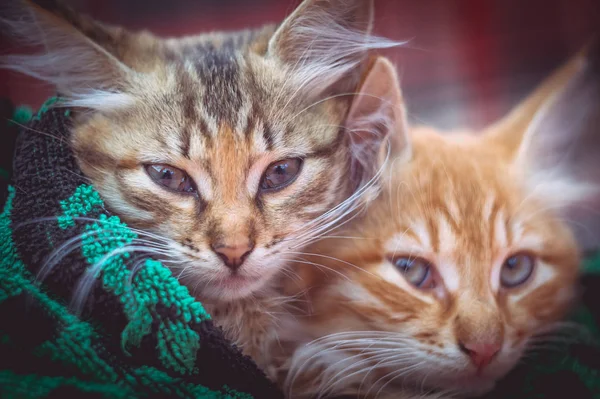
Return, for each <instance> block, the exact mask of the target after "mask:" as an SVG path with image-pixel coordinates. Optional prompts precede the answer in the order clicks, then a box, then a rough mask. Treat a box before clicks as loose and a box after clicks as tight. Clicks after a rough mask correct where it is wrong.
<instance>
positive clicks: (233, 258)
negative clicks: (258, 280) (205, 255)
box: [212, 242, 254, 272]
mask: <svg viewBox="0 0 600 399" xmlns="http://www.w3.org/2000/svg"><path fill="white" fill-rule="evenodd" d="M212 249H213V251H215V253H216V254H217V255H219V257H220V258H221V259H222V260H223V263H225V266H227V267H228V268H230V269H231V271H234V272H235V271H236V270H238V269H239V268H240V266H242V264H243V263H244V261H245V260H246V258H247V257H248V255H250V253H251V252H252V250H253V249H254V245H252V244H251V243H250V242H248V243H246V244H236V245H225V244H217V245H212Z"/></svg>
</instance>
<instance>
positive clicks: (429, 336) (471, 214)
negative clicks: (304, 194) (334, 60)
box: [281, 55, 600, 399]
mask: <svg viewBox="0 0 600 399" xmlns="http://www.w3.org/2000/svg"><path fill="white" fill-rule="evenodd" d="M598 61H599V58H598V57H596V58H595V59H592V58H586V57H584V56H583V55H579V56H577V57H576V58H574V59H573V60H572V61H571V62H570V63H568V64H567V65H566V66H564V67H563V68H562V69H560V70H559V71H558V72H557V73H556V74H555V75H553V76H552V77H551V78H550V79H548V80H547V81H546V82H544V83H543V84H542V85H541V86H540V87H539V88H538V89H537V90H536V91H535V92H534V93H533V94H532V95H531V96H530V97H529V98H527V99H526V100H525V101H524V102H522V103H521V104H520V105H519V106H518V107H516V109H515V110H513V111H512V112H511V113H510V114H509V115H508V116H507V117H506V118H504V119H502V120H500V121H499V122H498V123H496V124H494V125H492V126H490V127H489V128H487V129H485V130H484V131H483V132H480V133H478V134H475V133H474V132H453V133H443V132H439V131H437V130H436V129H434V128H431V127H426V126H418V127H410V128H407V127H406V124H405V120H404V110H403V104H402V96H401V93H400V91H399V88H398V82H397V80H396V77H395V71H394V69H393V67H392V66H391V65H390V64H389V63H387V62H384V63H381V65H382V66H385V67H384V68H379V69H378V70H377V71H376V72H377V73H378V76H377V77H376V78H374V79H376V80H378V81H379V85H380V86H382V87H391V88H393V89H389V90H388V92H387V94H386V93H385V92H383V91H382V90H380V91H379V93H380V94H384V95H383V101H387V102H389V103H392V104H394V106H395V107H394V109H395V111H396V112H395V113H394V114H393V117H394V121H393V123H394V124H395V128H396V135H395V136H394V137H392V138H391V142H392V146H391V148H392V151H393V157H395V159H394V158H392V160H391V161H390V162H389V163H388V165H387V166H386V171H385V176H384V182H385V184H384V189H383V192H382V193H381V195H380V196H379V197H378V198H377V199H375V200H374V201H373V202H372V203H371V204H370V206H369V207H368V209H367V210H366V212H364V213H363V214H362V215H361V216H360V217H359V218H357V219H356V220H354V221H353V222H352V224H351V225H349V226H347V227H345V228H344V229H342V230H341V231H338V232H336V235H338V236H340V238H332V239H327V240H324V241H322V242H320V243H319V244H316V245H315V246H313V247H311V248H309V251H310V252H312V253H313V254H314V256H313V257H311V258H309V259H310V261H311V262H313V263H315V264H321V265H323V266H324V267H323V268H318V267H314V266H313V267H307V266H303V267H300V266H298V268H297V270H296V271H297V273H298V274H299V276H300V277H301V280H300V281H296V282H293V281H290V284H288V287H287V288H288V291H289V293H290V294H292V295H293V294H299V293H302V292H306V294H305V297H304V300H305V301H298V304H297V305H298V306H300V307H302V308H303V309H304V312H302V311H299V312H298V314H297V315H296V317H295V318H294V319H291V318H290V319H289V320H287V322H286V323H285V326H284V327H282V336H281V338H282V341H284V344H283V345H282V347H283V348H285V349H286V350H287V351H288V352H287V355H288V356H291V358H290V359H289V360H288V362H287V363H286V364H285V365H284V366H283V368H282V375H284V376H285V374H286V373H287V376H286V377H285V378H282V381H283V382H285V389H286V392H287V393H288V394H289V396H290V397H294V398H295V397H310V398H313V397H335V396H336V395H348V397H373V398H374V397H390V398H401V399H402V398H403V399H408V398H420V397H423V396H422V394H423V393H425V394H427V393H429V394H431V395H433V396H432V397H437V396H436V395H434V394H435V393H436V392H437V395H440V396H441V397H446V396H445V395H446V394H448V395H450V394H452V395H453V396H454V395H456V396H459V397H460V396H469V395H475V394H482V393H484V392H487V391H489V390H490V389H491V388H493V387H494V385H495V383H496V381H497V380H498V379H500V378H501V377H503V376H504V375H505V374H506V373H507V372H508V371H510V370H511V369H512V368H513V367H514V366H515V364H516V363H517V362H518V361H519V360H520V359H521V357H522V355H523V353H524V351H525V350H526V349H527V347H528V344H530V343H534V342H535V339H536V336H537V335H539V334H541V333H543V332H548V331H551V330H552V329H554V328H556V327H557V326H559V325H560V323H559V321H560V320H561V318H562V317H563V316H564V315H565V313H566V311H567V310H568V309H569V307H570V305H571V304H572V303H573V300H574V298H575V297H576V281H577V277H578V267H579V262H580V257H579V249H578V244H577V241H576V239H575V238H574V235H573V233H572V231H571V229H570V227H569V225H568V224H567V220H565V219H564V216H565V215H566V214H567V212H571V211H573V210H575V209H576V208H577V206H578V205H581V204H583V203H584V202H585V201H587V200H589V199H590V198H592V197H591V196H592V195H596V198H600V197H599V196H597V194H598V188H599V183H600V161H599V158H600V157H598V151H599V150H600V129H599V128H598V126H600V62H598ZM360 101H361V98H358V99H357V100H356V102H360ZM597 203H598V202H596V204H597ZM583 209H584V211H585V208H583ZM587 210H588V213H589V211H590V209H587ZM596 211H597V209H596ZM584 213H585V212H584ZM572 215H573V214H572V212H571V214H570V216H572ZM596 227H598V226H596ZM599 241H600V236H596V241H595V242H596V243H598V242H599ZM292 283H293V284H292ZM294 349H295V352H294ZM292 354H293V355H292Z"/></svg>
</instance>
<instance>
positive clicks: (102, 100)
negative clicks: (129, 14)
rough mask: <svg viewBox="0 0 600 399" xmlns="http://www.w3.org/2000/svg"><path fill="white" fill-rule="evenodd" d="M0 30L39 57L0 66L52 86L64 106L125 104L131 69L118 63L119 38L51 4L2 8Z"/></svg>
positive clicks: (14, 58)
mask: <svg viewBox="0 0 600 399" xmlns="http://www.w3.org/2000/svg"><path fill="white" fill-rule="evenodd" d="M2 8H3V11H5V12H3V14H5V15H6V17H3V18H2V19H0V27H2V30H3V31H7V33H8V35H10V36H12V38H13V39H14V40H15V41H16V42H17V43H18V44H20V45H25V46H32V47H34V48H36V49H37V50H38V51H39V52H37V53H34V54H28V55H8V56H3V57H2V58H0V67H1V68H6V69H11V70H14V71H17V72H21V73H24V74H26V75H29V76H32V77H35V78H37V79H40V80H43V81H46V82H48V83H50V84H52V85H54V86H55V87H56V88H57V90H58V91H59V93H60V95H61V96H64V97H66V100H67V103H66V104H67V105H70V106H76V107H86V108H92V109H97V110H109V109H113V108H116V107H120V106H123V105H125V104H128V103H129V102H130V101H131V98H129V96H127V95H125V94H124V93H123V89H124V88H125V87H126V85H127V81H128V79H130V78H131V77H132V76H133V74H134V73H133V70H132V69H130V68H129V67H128V66H127V65H125V63H123V62H122V61H121V60H120V59H119V58H118V51H117V50H118V49H117V43H118V39H119V37H118V36H119V35H120V39H122V38H123V36H124V33H123V32H122V31H120V30H117V29H115V28H108V27H105V26H103V25H101V24H99V23H96V22H95V21H92V20H91V19H88V18H85V17H82V16H79V15H77V14H76V13H75V12H73V11H72V10H70V9H68V8H67V7H64V6H62V5H61V4H60V3H59V2H57V1H54V0H44V1H28V0H13V1H10V2H9V4H8V5H3V7H2Z"/></svg>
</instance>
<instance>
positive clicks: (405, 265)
mask: <svg viewBox="0 0 600 399" xmlns="http://www.w3.org/2000/svg"><path fill="white" fill-rule="evenodd" d="M390 262H391V263H392V264H393V265H394V266H395V267H396V268H397V269H398V271H400V273H402V275H403V276H404V278H405V279H406V281H408V282H409V283H410V284H412V285H414V286H415V287H417V288H421V289H429V288H434V287H435V281H434V279H433V270H432V269H433V266H432V264H431V263H430V262H428V261H427V260H425V259H423V258H413V257H408V256H397V257H391V258H390Z"/></svg>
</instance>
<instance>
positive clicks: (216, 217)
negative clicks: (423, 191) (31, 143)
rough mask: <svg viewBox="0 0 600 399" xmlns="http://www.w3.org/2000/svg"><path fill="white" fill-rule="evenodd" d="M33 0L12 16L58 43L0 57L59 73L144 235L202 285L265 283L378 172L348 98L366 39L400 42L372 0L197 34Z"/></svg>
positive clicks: (87, 141) (81, 143) (96, 172)
mask: <svg viewBox="0 0 600 399" xmlns="http://www.w3.org/2000/svg"><path fill="white" fill-rule="evenodd" d="M19 2H20V1H19ZM23 3H26V4H27V5H28V9H27V10H25V12H24V13H23V15H22V16H21V17H17V18H15V19H14V20H13V21H8V22H7V26H8V27H9V28H11V29H13V30H14V31H15V34H17V35H21V36H24V37H25V39H26V40H27V41H34V42H35V40H36V39H37V40H38V41H39V42H40V43H43V44H44V45H45V47H44V48H46V49H47V53H42V54H39V55H29V56H9V57H6V58H4V59H2V60H1V61H2V63H1V64H0V65H2V66H4V67H8V68H12V69H15V70H17V71H21V72H25V73H29V74H31V75H33V76H36V77H39V78H43V79H46V80H47V81H49V82H51V83H53V84H55V85H56V86H57V87H58V89H59V91H60V93H61V94H62V95H63V96H64V97H65V99H66V105H68V106H73V107H76V110H75V112H74V114H75V115H76V118H75V123H74V126H73V135H72V143H71V144H72V147H73V149H74V152H75V155H76V157H77V160H78V162H79V164H80V167H81V169H82V171H83V172H84V174H85V175H86V176H87V177H89V178H90V180H91V182H92V183H93V185H94V187H95V188H96V189H97V190H98V191H99V192H100V194H101V195H102V197H103V199H104V200H105V202H106V204H107V205H108V207H109V208H110V209H111V210H112V211H114V212H115V213H116V214H117V215H119V216H120V217H122V218H123V219H124V220H125V221H126V222H127V223H128V224H129V225H130V226H131V227H133V228H136V229H138V230H141V231H140V236H141V239H142V240H145V241H143V242H141V243H140V246H142V245H146V244H148V241H150V244H149V245H147V246H146V247H144V248H143V251H145V252H147V253H148V254H150V255H153V256H158V257H159V258H160V259H161V260H163V261H165V263H166V264H167V265H169V266H173V267H174V268H176V269H177V274H178V276H180V277H181V278H182V279H183V280H184V282H186V283H187V284H188V285H189V286H190V287H191V288H192V289H193V290H194V293H198V294H199V295H201V296H202V297H203V298H205V297H208V298H213V299H214V298H218V299H222V300H231V299H236V298H240V297H244V296H247V295H250V294H252V293H254V292H256V291H258V290H259V289H260V288H261V287H263V286H264V285H265V283H266V282H267V281H268V280H269V278H270V277H271V275H272V274H273V273H274V272H275V271H277V270H278V269H279V268H281V267H282V266H283V264H284V263H285V261H286V260H287V258H289V257H292V256H294V255H295V254H294V251H297V250H298V248H301V247H302V245H304V244H305V243H306V242H308V241H310V239H312V238H314V237H315V236H317V235H319V234H322V232H324V231H326V230H327V229H328V228H329V227H330V225H331V224H333V223H335V222H336V221H338V220H339V219H340V218H341V217H342V216H343V214H344V213H345V212H346V211H347V210H348V208H350V207H351V206H352V199H348V197H349V196H350V195H351V194H352V192H353V190H354V189H355V188H356V187H357V186H358V185H359V183H360V181H361V180H366V179H368V178H369V176H368V171H367V169H368V168H365V167H363V166H362V165H363V164H365V165H369V164H370V161H369V157H368V156H367V157H365V153H364V152H363V153H362V154H361V159H360V162H358V161H357V160H355V159H353V155H352V154H353V153H354V150H353V146H354V145H355V144H356V140H354V139H352V138H351V137H350V135H351V134H353V128H352V127H353V125H354V124H355V123H358V120H353V118H352V117H351V116H350V115H349V108H350V104H351V102H352V95H353V94H354V93H353V92H354V91H355V88H356V86H357V84H358V82H359V81H360V79H361V76H362V74H363V72H364V71H365V69H366V68H367V67H368V62H367V61H368V60H367V59H368V57H367V50H369V49H371V48H378V47H386V46H391V45H395V44H394V43H392V42H388V41H385V40H379V39H376V38H373V37H370V36H369V32H370V29H371V23H372V8H373V7H372V1H371V0H353V1H346V0H344V1H338V0H330V1H322V0H306V1H305V2H304V3H302V5H301V6H300V7H299V8H298V9H297V10H296V11H295V12H294V13H293V14H292V15H291V16H290V17H289V18H288V19H287V20H286V21H284V23H282V24H281V25H280V26H279V27H278V28H277V29H274V28H273V27H265V28H263V29H259V30H256V31H244V32H231V33H222V34H219V33H216V34H208V35H201V36H196V37H188V38H182V39H161V38H157V37H155V36H153V35H151V34H149V33H135V34H134V33H129V32H126V31H124V30H122V29H120V28H115V27H110V26H105V25H102V24H100V23H98V22H96V21H93V20H90V19H88V18H85V17H82V16H78V15H76V14H74V13H73V12H71V11H70V10H65V9H63V8H61V7H58V6H57V5H56V4H54V2H53V1H48V2H44V9H42V8H40V6H37V5H35V4H33V3H32V4H30V3H29V2H27V1H23ZM338 3H340V4H338ZM40 35H41V36H40ZM333 49H335V51H332V50H333ZM81 108H84V110H83V111H82V112H79V111H80V110H81ZM356 108H357V107H354V109H355V111H356V112H355V114H356V115H359V116H360V118H364V119H365V120H367V121H369V120H370V112H371V111H370V110H368V109H367V110H360V109H356ZM358 108H360V107H358ZM360 118H358V119H360ZM371 119H372V118H371ZM367 124H368V123H367ZM362 127H363V128H365V127H368V126H362ZM374 128H377V127H374ZM385 134H386V132H384V131H380V135H379V136H377V137H373V138H374V139H371V140H369V142H370V144H371V146H370V147H377V146H378V144H379V143H380V142H381V141H382V140H383V139H384V137H385ZM373 153H376V151H375V152H373ZM351 175H352V176H351ZM346 199H348V201H346V202H343V203H342V201H344V200H346ZM340 203H342V204H341V205H340V206H337V205H338V204H340ZM336 206H337V207H336ZM334 207H336V208H335V210H333V211H331V212H328V213H326V214H325V212H326V211H329V210H332V208H334ZM324 214H325V215H324ZM320 216H322V217H320ZM319 217H320V218H319ZM317 218H318V219H317Z"/></svg>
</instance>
